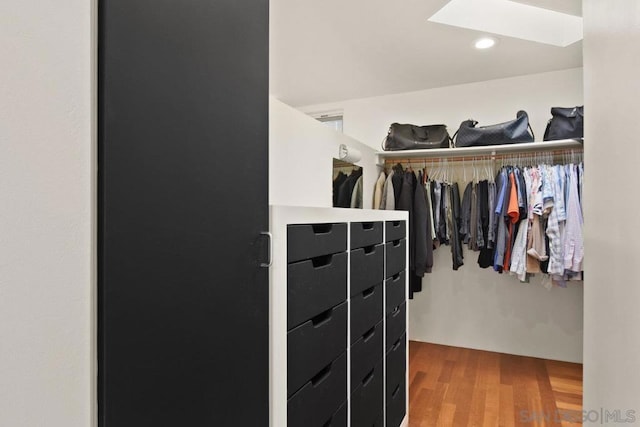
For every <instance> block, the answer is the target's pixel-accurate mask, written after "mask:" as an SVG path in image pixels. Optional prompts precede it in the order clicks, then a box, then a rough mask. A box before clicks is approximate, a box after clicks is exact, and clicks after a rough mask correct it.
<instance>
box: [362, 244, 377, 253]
mask: <svg viewBox="0 0 640 427" xmlns="http://www.w3.org/2000/svg"><path fill="white" fill-rule="evenodd" d="M375 251H376V245H371V246H367V247H366V248H364V254H365V255H369V254H372V253H374V252H375Z"/></svg>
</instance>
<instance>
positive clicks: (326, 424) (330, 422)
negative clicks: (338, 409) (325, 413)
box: [322, 415, 333, 427]
mask: <svg viewBox="0 0 640 427" xmlns="http://www.w3.org/2000/svg"><path fill="white" fill-rule="evenodd" d="M332 423H333V415H332V416H331V418H329V421H327V422H326V423H324V424H322V427H331V424H332Z"/></svg>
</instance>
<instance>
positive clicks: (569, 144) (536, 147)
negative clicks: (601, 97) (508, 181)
mask: <svg viewBox="0 0 640 427" xmlns="http://www.w3.org/2000/svg"><path fill="white" fill-rule="evenodd" d="M582 147H583V142H582V139H561V140H557V141H542V142H526V143H522V144H507V145H487V146H483V147H460V148H434V149H427V150H399V151H377V152H376V155H377V156H378V159H380V160H381V161H383V162H384V160H385V159H423V158H433V157H436V158H438V157H439V158H453V157H468V156H495V155H497V154H511V153H524V152H536V151H554V150H582Z"/></svg>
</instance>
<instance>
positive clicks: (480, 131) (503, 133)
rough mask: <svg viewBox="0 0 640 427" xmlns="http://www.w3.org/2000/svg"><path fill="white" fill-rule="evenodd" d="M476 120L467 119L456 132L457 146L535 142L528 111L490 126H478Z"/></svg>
mask: <svg viewBox="0 0 640 427" xmlns="http://www.w3.org/2000/svg"><path fill="white" fill-rule="evenodd" d="M477 124H478V122H476V121H475V120H465V121H464V122H462V123H461V124H460V128H459V129H458V131H457V132H456V133H455V134H454V139H455V144H454V146H455V147H476V146H483V145H504V144H515V143H518V142H533V140H534V135H533V129H531V126H530V125H529V116H528V115H527V112H526V111H523V110H520V111H518V114H516V119H515V120H511V121H509V122H504V123H499V124H497V125H490V126H478V127H476V125H477Z"/></svg>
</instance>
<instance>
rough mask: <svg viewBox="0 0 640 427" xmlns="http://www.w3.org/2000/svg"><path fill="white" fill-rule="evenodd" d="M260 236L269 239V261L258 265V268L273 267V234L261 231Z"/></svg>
mask: <svg viewBox="0 0 640 427" xmlns="http://www.w3.org/2000/svg"><path fill="white" fill-rule="evenodd" d="M260 235H261V236H266V237H268V238H269V260H268V261H267V262H262V263H260V267H261V268H269V267H271V266H272V265H273V234H271V233H270V232H268V231H261V232H260Z"/></svg>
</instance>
